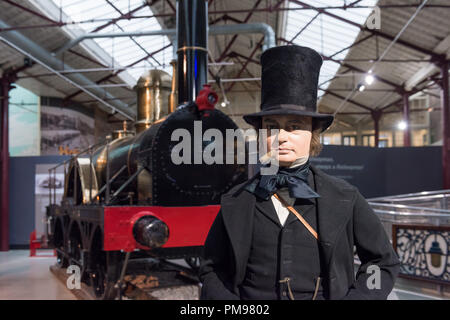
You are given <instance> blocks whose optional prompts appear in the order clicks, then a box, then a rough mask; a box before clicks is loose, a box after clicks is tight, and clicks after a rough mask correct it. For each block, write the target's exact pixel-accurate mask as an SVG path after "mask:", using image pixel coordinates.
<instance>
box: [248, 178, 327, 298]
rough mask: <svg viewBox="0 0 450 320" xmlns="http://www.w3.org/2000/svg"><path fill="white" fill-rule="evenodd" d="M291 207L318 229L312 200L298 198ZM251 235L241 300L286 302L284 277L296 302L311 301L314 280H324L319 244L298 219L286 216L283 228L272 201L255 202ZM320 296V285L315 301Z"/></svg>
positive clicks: (321, 290) (321, 289) (286, 293)
mask: <svg viewBox="0 0 450 320" xmlns="http://www.w3.org/2000/svg"><path fill="white" fill-rule="evenodd" d="M310 181H311V179H310ZM311 184H313V182H312V183H310V185H311ZM312 187H313V186H312ZM294 208H295V209H296V210H297V211H298V212H299V213H300V214H302V216H303V217H304V218H305V220H306V221H307V222H308V223H309V224H310V225H311V226H312V227H313V228H314V229H315V230H317V217H316V215H317V210H316V208H317V206H316V205H315V201H314V200H312V201H310V200H302V199H297V200H296V201H295V204H294ZM252 234H253V235H252V244H251V249H250V255H249V258H248V262H247V268H246V274H245V278H244V281H243V282H242V284H241V286H240V295H241V299H252V300H253V299H257V300H276V299H289V293H288V290H287V284H286V283H285V282H284V283H280V282H279V281H280V280H282V279H285V278H286V277H288V278H290V279H291V280H290V286H291V290H292V292H293V294H294V298H295V299H306V300H309V299H311V298H312V296H313V293H314V289H315V285H316V281H317V278H318V277H321V278H323V272H322V270H324V268H322V267H321V259H320V254H319V244H318V241H317V240H316V239H315V238H314V236H313V235H312V234H311V233H310V232H309V231H308V230H307V229H306V228H305V226H304V225H303V224H302V223H301V222H300V221H299V220H298V219H297V217H295V215H293V214H292V213H289V216H288V218H287V220H286V222H285V224H284V227H283V226H282V225H281V224H280V220H279V218H278V215H277V213H276V211H275V208H274V206H273V203H272V200H271V199H269V200H259V199H258V200H257V201H256V204H255V210H254V224H253V230H252ZM321 282H322V281H321ZM322 293H323V287H322V285H321V284H320V286H319V291H318V294H317V297H316V300H320V299H324V297H323V294H322Z"/></svg>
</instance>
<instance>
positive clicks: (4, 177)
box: [0, 74, 13, 251]
mask: <svg viewBox="0 0 450 320" xmlns="http://www.w3.org/2000/svg"><path fill="white" fill-rule="evenodd" d="M0 82H1V84H0V85H1V91H0V101H1V133H2V138H1V157H0V161H1V169H0V176H1V178H0V181H1V185H0V192H1V195H0V210H1V212H0V251H8V250H9V141H8V140H9V132H8V130H9V126H8V119H9V117H8V108H9V90H11V89H12V87H11V83H12V82H13V81H12V77H10V76H9V75H8V74H3V77H2V78H1V80H0Z"/></svg>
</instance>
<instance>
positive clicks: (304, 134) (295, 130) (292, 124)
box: [262, 115, 312, 167]
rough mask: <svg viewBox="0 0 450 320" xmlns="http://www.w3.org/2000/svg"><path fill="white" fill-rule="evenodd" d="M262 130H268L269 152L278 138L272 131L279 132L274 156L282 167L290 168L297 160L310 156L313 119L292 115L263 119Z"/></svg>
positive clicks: (265, 117)
mask: <svg viewBox="0 0 450 320" xmlns="http://www.w3.org/2000/svg"><path fill="white" fill-rule="evenodd" d="M262 128H263V129H267V151H268V152H270V151H272V145H273V144H274V140H275V138H276V135H275V134H272V133H271V129H272V130H274V129H277V130H279V134H278V148H276V149H274V150H273V151H274V155H275V157H276V158H277V159H278V162H279V164H280V166H282V167H287V166H290V165H291V164H292V163H293V162H294V161H295V160H296V159H298V158H300V157H304V156H306V155H309V148H310V144H311V136H312V133H311V131H312V118H311V117H300V116H292V115H273V116H264V117H262Z"/></svg>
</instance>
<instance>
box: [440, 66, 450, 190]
mask: <svg viewBox="0 0 450 320" xmlns="http://www.w3.org/2000/svg"><path fill="white" fill-rule="evenodd" d="M448 67H449V64H448V61H443V62H442V63H441V64H440V68H441V75H442V90H441V106H442V173H443V178H444V181H443V188H444V189H450V119H449V117H450V101H449V91H448V90H449V89H448Z"/></svg>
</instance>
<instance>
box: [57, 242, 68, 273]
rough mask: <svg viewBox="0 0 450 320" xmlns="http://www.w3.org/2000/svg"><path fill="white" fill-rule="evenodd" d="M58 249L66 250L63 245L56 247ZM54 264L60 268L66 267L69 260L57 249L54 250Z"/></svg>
mask: <svg viewBox="0 0 450 320" xmlns="http://www.w3.org/2000/svg"><path fill="white" fill-rule="evenodd" d="M58 249H59V250H61V251H63V252H67V251H66V250H65V248H64V246H60V247H58ZM56 265H57V266H58V267H60V268H67V267H68V266H69V260H68V259H67V258H66V256H65V255H64V254H63V253H61V252H59V251H58V250H57V251H56Z"/></svg>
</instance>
